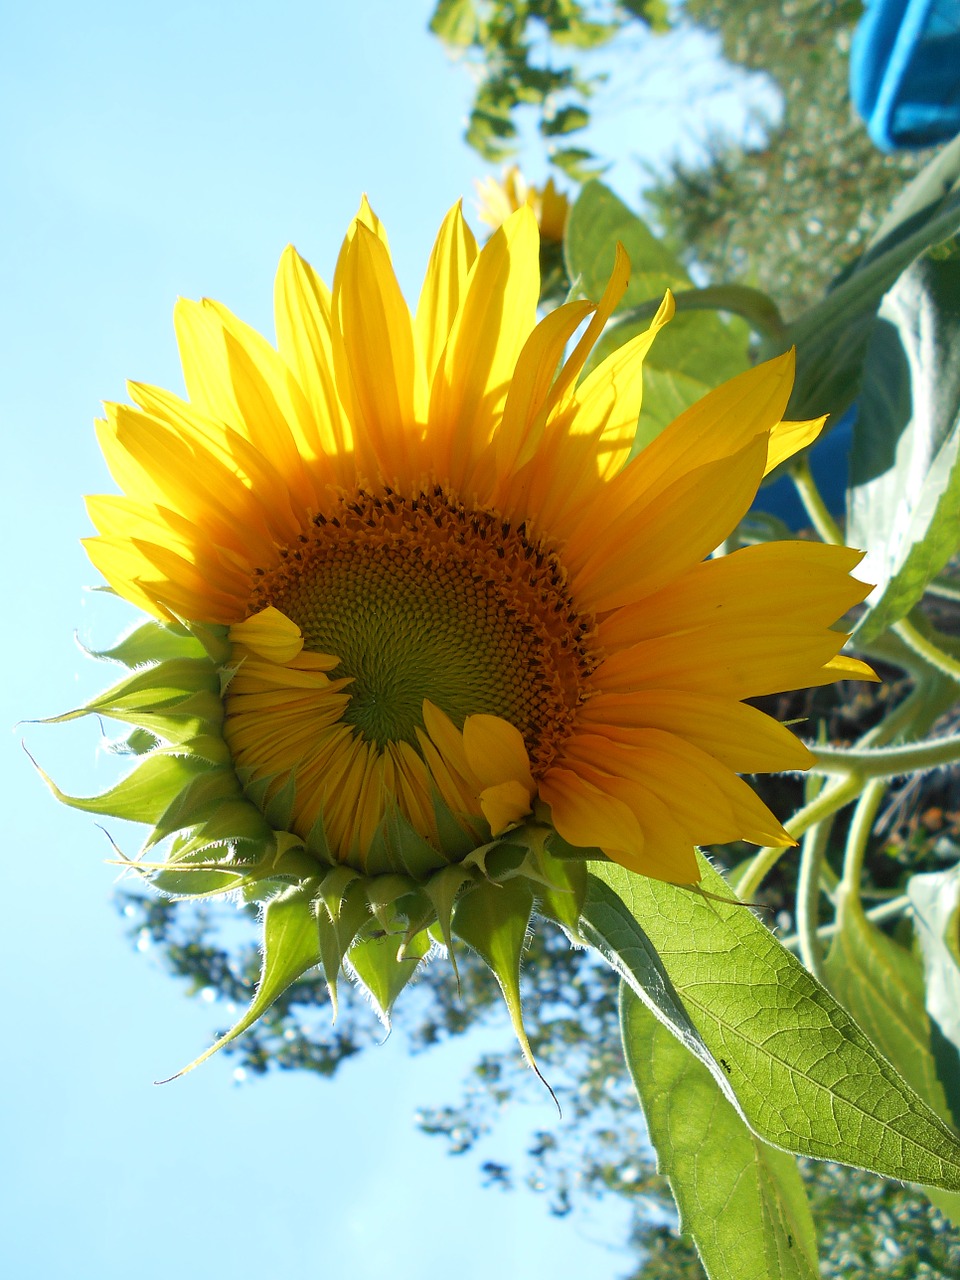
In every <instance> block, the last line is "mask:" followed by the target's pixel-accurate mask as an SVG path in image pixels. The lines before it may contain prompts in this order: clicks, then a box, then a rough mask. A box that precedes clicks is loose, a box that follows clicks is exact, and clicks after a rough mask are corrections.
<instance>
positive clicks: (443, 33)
mask: <svg viewBox="0 0 960 1280" xmlns="http://www.w3.org/2000/svg"><path fill="white" fill-rule="evenodd" d="M429 29H430V30H431V31H432V32H433V34H434V35H435V36H439V37H440V39H441V40H442V41H443V42H444V44H448V45H452V46H453V48H455V49H466V48H468V47H469V46H470V45H471V44H472V43H473V39H474V37H475V36H476V34H477V15H476V12H475V10H474V7H473V0H438V3H437V7H436V8H435V9H434V11H433V15H432V16H431V18H430V28H429Z"/></svg>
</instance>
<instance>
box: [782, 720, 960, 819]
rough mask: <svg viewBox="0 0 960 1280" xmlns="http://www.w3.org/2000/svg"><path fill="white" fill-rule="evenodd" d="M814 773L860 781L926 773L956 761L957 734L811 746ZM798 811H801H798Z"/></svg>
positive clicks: (958, 749) (959, 749)
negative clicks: (878, 744) (917, 739)
mask: <svg viewBox="0 0 960 1280" xmlns="http://www.w3.org/2000/svg"><path fill="white" fill-rule="evenodd" d="M812 750H813V754H814V756H816V764H814V765H812V766H811V769H812V771H813V772H814V773H826V774H834V775H840V776H841V777H848V778H860V779H862V780H863V781H866V780H867V779H868V778H869V779H873V778H876V779H880V778H896V777H901V776H902V775H904V774H908V773H926V772H928V771H929V770H931V769H939V768H943V767H944V766H946V765H950V764H954V763H955V762H956V761H957V760H960V734H956V733H955V734H951V735H950V737H948V738H931V739H929V740H928V741H926V742H907V743H903V744H901V745H898V746H895V747H865V748H861V747H814V748H812ZM801 812H802V810H801Z"/></svg>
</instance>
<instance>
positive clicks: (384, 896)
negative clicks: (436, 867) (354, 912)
mask: <svg viewBox="0 0 960 1280" xmlns="http://www.w3.org/2000/svg"><path fill="white" fill-rule="evenodd" d="M412 887H413V886H412V885H411V883H410V881H409V880H408V879H407V877H406V876H398V875H391V874H387V875H382V876H371V877H369V878H368V879H367V880H366V890H367V901H368V902H369V903H370V910H371V911H372V912H373V914H374V915H375V916H376V918H377V920H378V921H379V922H380V925H381V927H382V928H383V929H386V930H390V929H392V928H394V927H395V925H396V911H395V910H393V908H394V907H395V905H396V904H397V902H399V901H400V899H401V898H405V897H406V896H407V895H408V894H409V893H410V890H411V889H412Z"/></svg>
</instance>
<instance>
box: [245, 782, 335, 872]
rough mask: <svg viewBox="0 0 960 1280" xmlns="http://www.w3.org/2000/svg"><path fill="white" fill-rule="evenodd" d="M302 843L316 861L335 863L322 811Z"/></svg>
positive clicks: (331, 864) (332, 864) (333, 864)
mask: <svg viewBox="0 0 960 1280" xmlns="http://www.w3.org/2000/svg"><path fill="white" fill-rule="evenodd" d="M248 794H249V791H248ZM304 844H305V845H306V848H307V852H308V853H309V854H311V855H312V856H313V857H314V858H316V859H317V861H318V862H326V863H328V864H329V865H330V866H334V867H335V866H336V865H337V860H336V858H335V857H334V856H333V853H332V852H331V849H330V842H329V840H328V839H327V829H326V827H325V826H324V825H323V813H322V812H321V814H320V816H319V817H318V818H317V820H316V822H315V823H314V824H313V826H312V827H311V828H310V830H309V832H308V833H307V838H306V840H305V841H304Z"/></svg>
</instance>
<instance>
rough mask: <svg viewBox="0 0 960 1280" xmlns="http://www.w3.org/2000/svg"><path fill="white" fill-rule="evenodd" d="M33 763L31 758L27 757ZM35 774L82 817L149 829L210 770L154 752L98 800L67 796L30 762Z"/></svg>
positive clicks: (203, 764)
mask: <svg viewBox="0 0 960 1280" xmlns="http://www.w3.org/2000/svg"><path fill="white" fill-rule="evenodd" d="M30 759H31V760H33V757H32V756H31V757H30ZM33 763H34V766H35V768H36V770H37V772H38V773H39V774H40V776H41V778H43V780H44V782H45V783H46V784H47V786H48V787H49V788H50V790H51V791H52V792H53V794H54V795H55V796H56V797H57V799H58V800H59V801H60V802H61V803H62V804H66V805H69V806H70V807H71V808H72V809H82V810H83V811H84V812H85V813H99V814H101V815H102V816H104V817H108V818H122V819H124V820H126V821H128V822H143V823H146V824H147V825H149V826H153V825H154V823H155V822H157V821H159V819H160V817H161V815H162V814H163V813H164V812H165V811H166V809H167V808H168V806H169V805H170V804H172V802H173V801H174V800H175V799H176V797H177V796H178V795H179V794H180V792H181V791H182V790H183V788H184V787H185V786H187V785H188V783H190V782H191V781H192V780H193V779H194V778H196V777H197V776H198V775H199V774H201V773H204V772H206V771H207V770H208V769H209V768H210V766H209V765H208V764H207V763H206V761H203V760H194V759H192V758H191V757H190V756H173V755H167V754H165V753H163V752H159V751H158V752H155V753H154V754H152V755H149V756H146V757H145V758H144V759H143V761H142V762H141V763H140V764H138V765H137V767H136V768H135V769H134V770H133V771H132V772H131V773H128V774H127V776H126V777H125V778H123V779H121V781H120V782H118V783H117V784H116V785H115V786H113V787H109V788H108V789H107V790H106V791H104V792H103V793H102V794H101V795H99V796H69V795H67V794H66V792H65V791H61V790H60V788H59V787H58V786H57V784H56V783H55V782H54V781H53V779H52V778H51V777H50V776H49V775H48V774H46V773H45V772H44V771H43V769H41V768H40V766H39V765H38V764H37V762H36V761H35V760H33Z"/></svg>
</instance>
